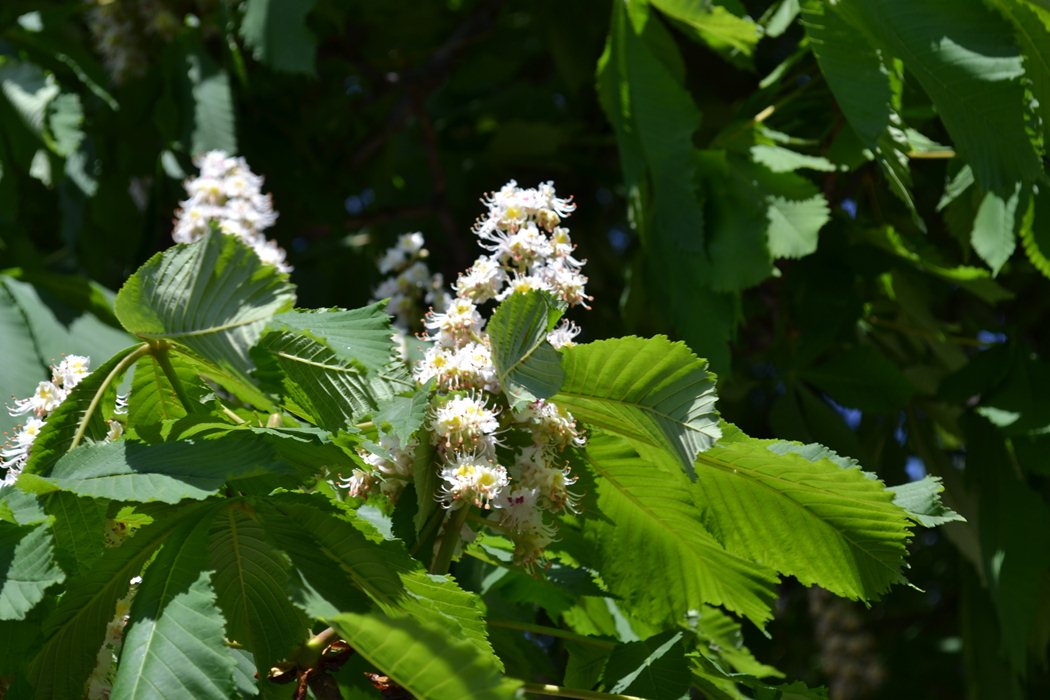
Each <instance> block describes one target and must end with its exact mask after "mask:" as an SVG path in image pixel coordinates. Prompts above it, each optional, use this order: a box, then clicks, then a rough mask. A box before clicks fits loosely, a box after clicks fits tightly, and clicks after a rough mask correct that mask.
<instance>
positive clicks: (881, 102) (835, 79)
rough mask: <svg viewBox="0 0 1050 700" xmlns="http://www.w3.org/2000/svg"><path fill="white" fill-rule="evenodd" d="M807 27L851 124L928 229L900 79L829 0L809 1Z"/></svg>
mask: <svg viewBox="0 0 1050 700" xmlns="http://www.w3.org/2000/svg"><path fill="white" fill-rule="evenodd" d="M802 18H803V22H802V26H803V27H805V30H806V35H807V36H808V37H809V41H810V45H811V46H812V47H813V53H814V55H815V56H816V57H817V63H818V64H819V65H820V71H821V72H822V73H823V74H824V78H825V80H827V83H828V87H829V88H831V91H832V93H833V94H834V95H835V100H836V101H837V102H838V106H839V107H840V108H841V109H842V114H843V115H844V116H845V117H846V121H848V122H849V125H850V126H851V127H852V128H853V130H854V131H855V132H856V133H857V135H858V136H859V137H860V140H861V142H863V143H864V145H865V146H867V147H868V148H870V149H871V150H872V151H873V152H874V154H875V158H876V160H877V161H878V163H879V165H880V166H881V167H882V170H883V173H885V175H886V178H887V181H888V183H889V185H890V189H891V190H892V191H893V193H894V194H896V195H897V196H898V197H899V198H900V199H901V201H903V202H904V203H905V204H906V205H907V207H908V209H909V210H910V211H911V212H912V218H913V219H914V220H915V222H916V224H917V225H918V226H919V228H923V224H922V220H921V219H920V218H919V215H918V212H917V210H916V208H915V200H914V198H913V197H912V194H911V173H910V171H909V164H908V156H907V154H908V151H909V148H910V146H909V144H908V139H907V137H906V135H905V133H904V130H903V127H904V124H903V121H902V120H901V117H900V82H901V81H900V78H899V76H898V75H897V71H896V70H894V69H893V68H891V67H890V66H888V65H887V64H886V62H885V60H884V58H883V56H881V55H880V54H879V52H878V51H877V50H876V49H875V48H874V47H873V46H871V44H870V43H869V41H868V40H867V38H866V37H865V35H864V34H863V33H862V32H860V31H858V30H857V29H855V28H853V27H851V26H850V25H849V24H848V23H847V22H846V20H845V19H843V17H842V16H841V15H840V13H839V11H838V9H837V8H836V7H835V6H832V5H831V4H829V3H826V2H824V0H803V2H802Z"/></svg>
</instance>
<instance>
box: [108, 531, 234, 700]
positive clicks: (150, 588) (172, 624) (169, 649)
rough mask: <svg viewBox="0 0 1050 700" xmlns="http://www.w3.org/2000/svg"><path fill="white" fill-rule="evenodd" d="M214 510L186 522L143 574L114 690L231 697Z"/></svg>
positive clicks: (125, 694)
mask: <svg viewBox="0 0 1050 700" xmlns="http://www.w3.org/2000/svg"><path fill="white" fill-rule="evenodd" d="M210 527H211V518H204V519H202V520H200V521H198V522H188V523H186V524H185V525H184V526H183V527H181V528H179V529H178V530H176V531H175V532H173V533H172V535H171V536H170V537H169V538H168V540H167V541H166V542H165V543H164V545H163V547H162V549H161V550H160V554H158V555H157V558H156V559H155V560H154V561H153V563H152V564H151V565H150V567H149V568H148V569H147V570H146V572H145V574H144V575H143V577H142V583H141V584H139V589H138V591H137V592H136V594H135V599H134V602H133V603H132V606H131V613H130V618H129V620H128V624H127V628H126V630H125V632H124V644H123V647H122V648H121V654H120V661H119V662H118V664H117V675H116V678H115V679H114V681H113V691H112V694H111V696H110V697H112V698H114V699H116V700H133V699H135V698H152V697H157V695H158V692H160V693H163V694H164V695H172V696H177V697H192V698H216V699H217V700H218V699H219V698H222V699H223V700H225V698H229V697H231V696H232V695H233V691H234V683H233V670H234V665H235V664H234V660H233V657H232V656H231V655H230V654H229V652H228V651H227V649H226V642H225V639H224V629H225V624H224V622H225V621H224V619H223V616H222V613H221V611H220V610H219V607H218V605H217V604H216V600H215V598H216V596H215V589H214V588H213V587H212V583H211V577H212V572H211V571H209V570H208V530H209V528H210Z"/></svg>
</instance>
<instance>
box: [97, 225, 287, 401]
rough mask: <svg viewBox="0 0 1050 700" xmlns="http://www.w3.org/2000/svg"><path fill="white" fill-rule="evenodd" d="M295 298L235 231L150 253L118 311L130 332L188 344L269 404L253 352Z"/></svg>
mask: <svg viewBox="0 0 1050 700" xmlns="http://www.w3.org/2000/svg"><path fill="white" fill-rule="evenodd" d="M294 301H295V294H294V289H293V287H292V285H291V284H289V282H288V278H287V275H285V274H283V273H280V272H278V271H277V269H276V268H274V267H273V266H271V265H267V264H264V263H263V262H261V261H260V260H259V257H258V255H256V254H255V251H254V250H252V249H251V248H249V247H248V246H247V245H245V244H244V243H243V242H241V241H240V240H239V239H237V238H236V237H235V236H227V235H224V234H220V233H218V232H215V231H213V232H210V233H209V234H208V235H207V236H206V237H205V238H204V239H203V240H201V241H197V242H196V243H190V244H185V245H176V246H174V247H172V248H169V249H168V250H166V251H164V252H163V253H158V254H157V255H155V256H153V257H152V258H150V259H149V261H148V262H147V263H146V264H145V265H143V266H142V267H141V268H139V270H138V272H136V273H135V274H134V275H132V276H131V277H130V278H129V279H128V281H127V282H125V283H124V286H123V287H121V289H120V292H118V293H117V299H116V313H117V318H119V319H120V322H121V324H123V325H124V327H125V328H126V329H127V330H128V331H130V332H131V333H134V334H135V335H137V336H139V337H140V338H143V339H144V340H148V341H150V342H158V341H169V342H172V343H175V344H178V345H182V346H184V347H186V348H188V349H189V350H190V351H192V352H193V353H194V354H195V355H197V356H198V357H199V358H201V359H203V360H205V361H206V362H208V363H211V364H213V365H215V366H216V367H218V368H219V369H221V370H222V371H223V372H225V373H226V374H228V375H230V376H231V377H232V378H233V379H235V380H236V386H233V387H230V388H231V389H236V390H238V391H240V392H242V393H243V394H245V395H246V396H247V398H249V399H251V401H252V403H255V404H256V405H257V406H260V407H266V406H268V405H269V401H268V400H267V399H266V397H265V396H264V395H263V394H262V393H261V392H259V391H258V390H257V389H255V388H254V385H253V384H252V383H251V381H250V379H249V378H248V375H249V372H250V371H251V370H252V369H253V367H254V363H253V362H252V360H251V358H250V356H249V350H250V349H251V347H252V346H253V345H255V343H256V342H257V341H258V339H259V336H260V335H261V333H262V330H263V328H264V327H265V325H266V323H267V322H268V321H269V320H270V318H271V317H272V316H273V315H274V314H276V313H279V312H281V311H285V310H288V309H290V308H291V306H292V304H293V303H294Z"/></svg>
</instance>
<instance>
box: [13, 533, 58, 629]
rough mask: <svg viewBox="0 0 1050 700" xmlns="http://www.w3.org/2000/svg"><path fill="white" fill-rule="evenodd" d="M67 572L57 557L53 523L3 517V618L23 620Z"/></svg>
mask: <svg viewBox="0 0 1050 700" xmlns="http://www.w3.org/2000/svg"><path fill="white" fill-rule="evenodd" d="M65 578H66V575H65V573H64V572H63V571H62V569H61V568H59V566H58V563H57V562H56V561H55V544H54V537H53V536H52V534H51V525H50V523H46V522H45V523H40V524H37V525H15V524H12V523H8V522H2V521H0V620H22V619H24V618H25V616H26V614H27V613H28V612H29V611H30V610H32V609H33V607H34V606H36V604H37V603H39V602H40V601H41V600H43V598H44V595H45V594H46V592H47V589H49V588H51V587H52V586H54V585H57V584H59V583H62V581H64V580H65Z"/></svg>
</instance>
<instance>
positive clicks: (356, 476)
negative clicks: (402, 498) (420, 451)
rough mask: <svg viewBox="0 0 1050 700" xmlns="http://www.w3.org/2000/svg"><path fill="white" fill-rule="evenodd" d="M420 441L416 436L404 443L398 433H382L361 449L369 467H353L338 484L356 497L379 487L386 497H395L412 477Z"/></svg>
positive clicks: (360, 452) (361, 496)
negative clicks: (376, 442)
mask: <svg viewBox="0 0 1050 700" xmlns="http://www.w3.org/2000/svg"><path fill="white" fill-rule="evenodd" d="M417 445H418V443H417V442H416V441H415V440H414V439H413V440H409V441H408V442H407V443H406V444H405V445H402V444H401V440H400V439H399V438H398V437H397V436H396V435H382V436H380V438H379V444H378V445H371V449H369V450H364V449H362V450H358V454H359V455H360V456H361V459H362V461H364V463H365V465H367V467H368V469H367V470H365V469H354V470H353V472H352V473H351V475H350V476H348V477H342V478H340V480H339V482H338V485H339V486H341V487H343V488H344V489H347V491H348V492H349V493H350V495H351V496H354V497H356V498H365V497H366V496H368V495H369V494H370V493H372V492H373V491H374V490H375V489H376V488H377V487H378V489H379V491H380V493H382V494H383V495H384V496H385V497H387V498H388V499H390V500H391V501H396V500H397V497H398V496H399V495H400V494H401V491H402V489H404V487H405V484H407V483H408V482H409V481H411V480H412V461H413V460H414V459H415V453H416V447H417Z"/></svg>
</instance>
